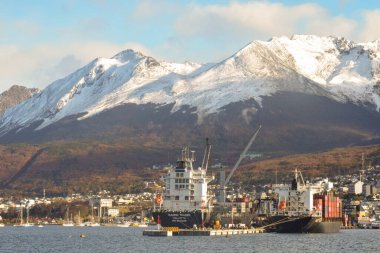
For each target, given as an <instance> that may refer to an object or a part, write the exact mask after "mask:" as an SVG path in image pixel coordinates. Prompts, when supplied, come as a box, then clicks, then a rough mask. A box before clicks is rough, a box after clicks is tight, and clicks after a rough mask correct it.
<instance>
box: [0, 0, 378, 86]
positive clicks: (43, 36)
mask: <svg viewBox="0 0 380 253" xmlns="http://www.w3.org/2000/svg"><path fill="white" fill-rule="evenodd" d="M379 2H380V1H377V0H367V1H359V0H330V1H327V0H322V1H301V0H293V1H292V0H282V1H280V0H277V1H276V0H273V1H269V0H268V1H260V0H258V1H248V0H240V1H239V0H234V1H228V0H221V1H217V0H203V1H202V0H198V1H197V0H192V1H171V0H162V1H159V0H141V1H133V0H131V1H125V0H82V1H75V0H66V1H63V0H54V1H51V0H50V1H49V0H35V1H30V0H18V1H14V0H2V1H1V8H0V56H1V57H0V64H1V66H2V68H1V69H0V91H2V90H4V89H6V88H8V87H9V86H11V85H13V84H21V85H26V86H30V87H31V86H33V87H39V88H42V87H45V86H46V85H48V84H49V83H50V82H52V81H54V80H56V79H58V78H61V77H63V76H65V75H67V74H69V73H70V72H72V71H74V70H75V69H77V68H78V67H80V66H83V65H85V64H86V63H87V62H89V61H90V60H92V59H94V58H96V57H112V55H114V54H116V53H117V52H119V51H121V50H123V49H127V48H133V49H135V50H138V51H141V52H143V53H145V54H148V55H151V56H153V57H155V58H158V59H159V60H168V61H178V62H183V61H185V60H190V61H195V62H210V61H214V62H215V61H219V60H222V59H224V58H226V57H228V56H229V55H231V54H233V53H234V52H236V51H237V50H239V49H240V48H242V47H243V46H244V45H246V44H247V43H249V42H250V41H252V40H267V39H269V38H271V37H273V36H283V35H285V36H291V35H292V34H295V33H298V34H316V35H321V36H327V35H333V36H344V37H347V38H349V39H351V40H354V41H358V42H360V41H372V40H375V39H378V38H380V29H378V27H380V3H379Z"/></svg>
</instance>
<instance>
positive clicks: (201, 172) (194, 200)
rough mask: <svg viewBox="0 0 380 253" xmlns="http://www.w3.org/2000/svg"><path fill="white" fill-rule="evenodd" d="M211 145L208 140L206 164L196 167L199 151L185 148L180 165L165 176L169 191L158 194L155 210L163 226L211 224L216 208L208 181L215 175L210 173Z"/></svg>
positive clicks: (204, 160)
mask: <svg viewBox="0 0 380 253" xmlns="http://www.w3.org/2000/svg"><path fill="white" fill-rule="evenodd" d="M210 147H211V146H210V145H209V144H208V143H207V145H206V150H205V153H204V158H203V162H202V166H201V167H198V168H193V162H194V161H195V152H194V151H190V149H189V148H188V147H185V148H183V150H182V153H181V156H180V158H179V159H178V160H177V163H176V166H175V167H174V168H170V169H169V170H168V172H167V174H166V175H164V176H162V177H161V180H162V181H163V182H164V184H165V191H164V192H163V193H162V194H158V195H157V197H156V205H155V207H154V210H153V212H152V214H153V217H154V219H155V221H156V222H157V224H160V225H161V227H172V228H179V229H189V228H195V227H196V228H199V227H204V226H206V225H208V224H207V223H208V222H209V219H210V214H211V211H212V206H211V196H209V195H208V183H209V182H210V181H211V180H212V179H213V178H212V177H209V176H207V175H206V173H207V166H208V159H209V155H210Z"/></svg>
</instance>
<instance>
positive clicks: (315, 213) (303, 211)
mask: <svg viewBox="0 0 380 253" xmlns="http://www.w3.org/2000/svg"><path fill="white" fill-rule="evenodd" d="M330 184H331V183H330ZM330 188H332V187H329V183H328V182H319V183H317V184H310V183H307V184H305V182H304V180H303V177H302V174H301V172H300V171H298V170H297V169H296V170H295V173H294V179H293V181H292V183H291V184H289V185H275V186H274V191H275V193H276V194H277V196H278V201H277V203H278V206H277V208H276V209H275V211H274V213H273V214H272V215H271V216H270V217H269V219H268V220H269V222H268V223H269V224H268V225H267V227H268V228H272V229H273V230H274V231H275V232H278V233H337V232H339V230H340V227H341V225H342V200H341V199H340V198H339V197H338V196H336V195H335V194H334V192H332V190H331V189H330Z"/></svg>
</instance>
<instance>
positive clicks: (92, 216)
mask: <svg viewBox="0 0 380 253" xmlns="http://www.w3.org/2000/svg"><path fill="white" fill-rule="evenodd" d="M86 226H88V227H99V226H100V224H99V223H98V222H95V219H94V205H93V204H92V205H91V222H89V223H88V224H87V225H86Z"/></svg>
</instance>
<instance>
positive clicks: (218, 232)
mask: <svg viewBox="0 0 380 253" xmlns="http://www.w3.org/2000/svg"><path fill="white" fill-rule="evenodd" d="M264 231H265V230H264V229H262V228H250V229H205V230H194V229H180V230H178V231H165V230H145V231H143V235H145V236H230V235H245V234H258V233H264Z"/></svg>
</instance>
